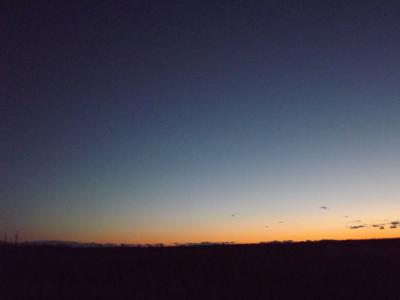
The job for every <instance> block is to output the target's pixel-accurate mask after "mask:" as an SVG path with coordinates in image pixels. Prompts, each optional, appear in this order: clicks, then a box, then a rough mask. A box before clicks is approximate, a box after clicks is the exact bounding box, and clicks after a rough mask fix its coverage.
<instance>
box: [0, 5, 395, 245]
mask: <svg viewBox="0 0 400 300" xmlns="http://www.w3.org/2000/svg"><path fill="white" fill-rule="evenodd" d="M46 2H47V1H40V3H42V4H38V3H37V1H31V3H29V4H27V5H26V6H14V7H9V8H8V9H6V10H4V11H2V12H1V13H0V49H1V51H0V52H1V54H0V82H1V85H0V137H1V139H0V143H1V147H0V151H1V152H0V180H1V187H0V208H1V209H0V230H1V231H2V232H0V233H1V234H3V232H8V233H9V234H13V233H14V232H15V231H16V230H19V231H20V232H21V239H23V240H36V239H63V240H77V241H97V242H126V243H135V242H164V243H173V242H200V241H205V240H208V241H235V242H258V241H268V240H275V239H277V240H283V239H293V240H304V239H323V238H337V239H342V238H366V237H393V236H399V235H400V228H394V229H391V228H389V226H385V229H384V230H380V229H377V228H373V227H372V225H373V224H380V223H390V222H393V221H397V220H399V219H400V188H399V182H400V156H399V155H400V84H399V79H400V54H399V53H400V21H399V20H400V5H399V4H398V2H397V1H331V2H329V3H328V2H327V1H234V0H233V1H126V2H124V1H109V2H108V3H105V2H104V3H103V2H101V3H100V2H99V1H79V3H78V1H77V2H76V3H70V2H69V1H65V2H66V3H65V4H63V5H60V4H59V3H57V4H55V2H53V1H48V3H46ZM57 2H58V1H57ZM305 2H306V3H305ZM321 206H326V207H328V209H322V208H321ZM232 215H234V216H232ZM345 216H348V217H345ZM356 225H357V226H358V225H364V226H365V228H359V229H350V227H351V226H356ZM389 225H390V224H389ZM266 226H268V227H266Z"/></svg>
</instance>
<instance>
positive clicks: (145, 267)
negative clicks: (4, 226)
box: [0, 239, 400, 299]
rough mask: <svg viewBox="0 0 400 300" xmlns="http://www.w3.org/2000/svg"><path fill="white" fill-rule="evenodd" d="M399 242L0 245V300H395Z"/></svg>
mask: <svg viewBox="0 0 400 300" xmlns="http://www.w3.org/2000/svg"><path fill="white" fill-rule="evenodd" d="M399 275H400V239H388V240H365V241H342V242H337V241H321V242H304V243H272V244H259V245H212V246H197V247H153V248H125V247H119V248H118V247H115V248H68V247H64V246H58V247H49V246H18V245H11V244H9V245H4V244H3V245H1V246H0V293H1V294H0V299H399V297H400V296H399V295H400V292H399V290H398V286H399V278H400V276H399Z"/></svg>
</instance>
